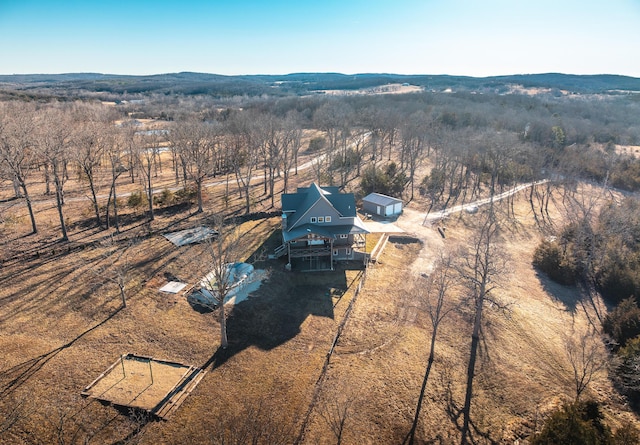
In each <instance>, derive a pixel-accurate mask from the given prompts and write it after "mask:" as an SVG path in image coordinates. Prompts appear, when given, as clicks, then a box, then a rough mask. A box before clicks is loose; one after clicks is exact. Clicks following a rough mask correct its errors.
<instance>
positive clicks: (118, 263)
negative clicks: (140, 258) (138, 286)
mask: <svg viewBox="0 0 640 445" xmlns="http://www.w3.org/2000/svg"><path fill="white" fill-rule="evenodd" d="M137 241H138V240H137V239H136V238H134V239H133V240H128V241H125V242H121V241H119V240H118V238H116V237H115V236H113V235H110V236H109V237H107V238H105V240H104V241H103V242H102V243H101V246H100V249H101V253H100V256H99V257H98V259H97V261H96V262H95V263H93V264H91V265H90V270H91V273H92V274H93V275H94V276H95V277H96V279H97V280H99V281H100V282H105V281H106V282H109V283H111V284H114V285H116V286H117V287H118V291H119V293H120V300H121V301H122V307H123V308H124V307H127V285H128V283H129V280H130V278H131V271H132V269H133V265H132V262H131V249H132V248H133V247H134V246H135V245H136V244H137Z"/></svg>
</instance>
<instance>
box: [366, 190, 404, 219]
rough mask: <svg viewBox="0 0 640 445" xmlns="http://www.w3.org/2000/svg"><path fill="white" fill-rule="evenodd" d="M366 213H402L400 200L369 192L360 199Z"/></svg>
mask: <svg viewBox="0 0 640 445" xmlns="http://www.w3.org/2000/svg"><path fill="white" fill-rule="evenodd" d="M362 208H363V209H364V211H365V212H366V213H371V214H373V215H378V216H383V217H385V216H396V215H399V214H401V213H402V200H400V199H398V198H394V197H392V196H387V195H382V194H380V193H370V194H369V195H367V196H365V197H364V198H363V199H362Z"/></svg>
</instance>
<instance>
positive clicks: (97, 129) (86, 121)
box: [75, 106, 109, 228]
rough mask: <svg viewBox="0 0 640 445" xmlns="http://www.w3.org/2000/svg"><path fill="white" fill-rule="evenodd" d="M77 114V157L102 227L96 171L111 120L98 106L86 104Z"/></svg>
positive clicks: (97, 219)
mask: <svg viewBox="0 0 640 445" xmlns="http://www.w3.org/2000/svg"><path fill="white" fill-rule="evenodd" d="M75 114H76V119H77V121H78V123H79V125H81V127H80V130H79V131H78V132H77V133H76V136H75V139H76V140H75V145H76V151H75V158H76V162H77V163H78V165H79V166H80V169H81V170H82V172H83V173H84V176H85V177H86V179H87V181H88V185H89V191H90V192H91V195H90V198H91V203H92V204H93V209H94V212H95V216H96V224H97V225H98V227H99V228H102V218H101V216H100V205H99V203H98V194H97V183H96V173H97V169H98V166H99V165H100V163H101V162H102V157H103V155H104V152H105V147H106V143H105V129H106V126H107V125H109V122H108V120H107V115H106V114H104V113H103V112H102V110H100V109H98V108H90V107H88V106H84V107H82V108H79V109H77V110H76V113H75Z"/></svg>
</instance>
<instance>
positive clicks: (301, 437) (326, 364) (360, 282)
mask: <svg viewBox="0 0 640 445" xmlns="http://www.w3.org/2000/svg"><path fill="white" fill-rule="evenodd" d="M368 270H369V267H368V266H366V267H365V269H364V270H363V271H362V273H361V275H360V279H359V280H358V284H357V285H356V288H355V291H354V295H353V298H351V301H350V302H349V306H347V309H346V310H345V312H344V317H342V320H341V321H340V324H339V325H338V329H337V330H336V335H335V336H334V337H333V342H331V348H329V352H327V355H326V357H325V359H324V364H323V365H322V370H321V371H320V375H319V376H318V380H316V383H315V388H314V390H313V396H312V397H311V402H310V403H309V408H308V409H307V412H306V413H305V416H304V419H303V421H302V425H301V426H300V433H299V434H298V437H297V438H296V440H295V441H294V444H295V445H299V444H301V443H302V442H303V441H304V436H305V433H306V431H307V427H308V424H309V419H310V418H311V413H312V412H313V409H314V408H315V406H316V404H317V403H318V398H319V396H320V391H321V390H322V386H323V384H324V381H325V378H326V376H327V370H328V369H329V364H330V362H331V356H332V355H333V352H334V350H335V347H336V345H337V344H338V341H339V340H340V336H341V335H342V330H343V329H344V326H345V325H346V323H347V320H348V319H349V316H350V315H351V311H352V309H353V306H354V305H355V303H356V300H357V299H358V295H360V291H361V290H362V287H363V286H364V283H365V281H366V278H367V271H368Z"/></svg>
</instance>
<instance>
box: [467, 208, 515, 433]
mask: <svg viewBox="0 0 640 445" xmlns="http://www.w3.org/2000/svg"><path fill="white" fill-rule="evenodd" d="M499 233H500V225H499V223H498V220H497V218H496V215H495V212H494V208H493V203H491V205H490V208H489V211H488V212H487V214H486V216H484V218H483V221H482V222H481V223H480V225H479V227H478V228H477V230H476V232H475V234H474V237H473V239H472V243H471V246H470V249H469V253H468V255H466V256H465V258H464V264H463V266H462V268H461V269H460V272H461V274H462V277H463V279H464V281H465V282H466V284H467V288H468V290H469V291H470V292H471V302H472V303H473V305H474V307H475V309H474V318H473V332H472V334H471V352H470V354H469V364H468V366H467V384H466V392H465V399H464V406H463V408H462V412H461V414H462V416H463V425H462V431H461V435H462V437H461V442H460V443H461V444H462V445H466V444H467V443H468V441H469V435H470V431H469V425H470V421H471V399H472V397H473V379H474V377H475V366H476V359H477V355H478V345H479V343H480V334H481V329H482V322H483V316H482V314H483V309H484V305H485V301H487V300H488V298H489V295H490V293H491V292H492V291H493V290H494V289H495V287H496V282H495V279H496V277H497V276H498V275H499V274H500V272H502V271H503V270H504V262H503V261H504V257H503V256H502V255H500V253H499V252H498V247H497V241H498V236H499Z"/></svg>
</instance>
